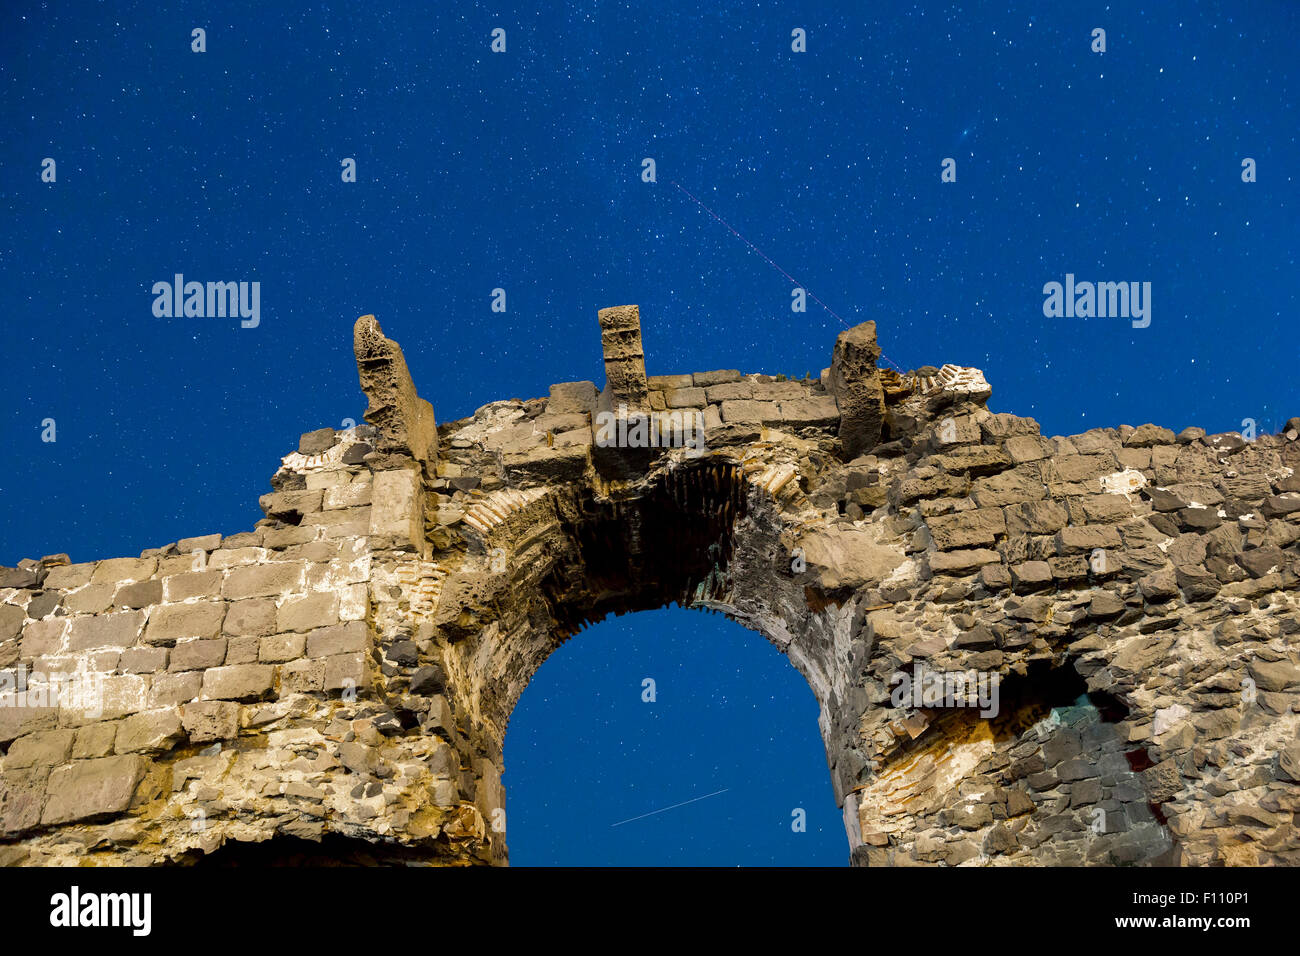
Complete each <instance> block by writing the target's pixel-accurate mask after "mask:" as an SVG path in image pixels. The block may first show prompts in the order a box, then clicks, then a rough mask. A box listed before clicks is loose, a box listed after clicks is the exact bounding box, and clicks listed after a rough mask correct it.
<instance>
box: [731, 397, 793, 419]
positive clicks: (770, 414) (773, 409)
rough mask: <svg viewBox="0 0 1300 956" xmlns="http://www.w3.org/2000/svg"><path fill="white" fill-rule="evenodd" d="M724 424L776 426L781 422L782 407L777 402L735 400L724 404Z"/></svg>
mask: <svg viewBox="0 0 1300 956" xmlns="http://www.w3.org/2000/svg"><path fill="white" fill-rule="evenodd" d="M722 420H723V422H726V423H730V422H752V423H754V424H757V425H776V424H778V423H779V422H780V421H781V407H780V406H779V405H777V403H776V402H755V401H748V400H745V399H735V400H732V401H726V402H723V403H722Z"/></svg>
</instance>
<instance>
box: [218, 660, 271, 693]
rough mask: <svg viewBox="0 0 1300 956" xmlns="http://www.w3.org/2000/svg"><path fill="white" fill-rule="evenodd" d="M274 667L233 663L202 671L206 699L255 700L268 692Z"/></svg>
mask: <svg viewBox="0 0 1300 956" xmlns="http://www.w3.org/2000/svg"><path fill="white" fill-rule="evenodd" d="M274 674H275V671H274V668H272V667H270V666H269V665H267V664H233V665H230V666H228V667H214V668H212V669H210V670H207V671H204V673H203V697H204V698H205V699H207V700H256V699H257V698H259V697H262V696H264V695H266V694H267V693H269V692H270V690H271V685H272V682H273V681H274Z"/></svg>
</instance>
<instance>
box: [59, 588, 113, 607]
mask: <svg viewBox="0 0 1300 956" xmlns="http://www.w3.org/2000/svg"><path fill="white" fill-rule="evenodd" d="M115 593H117V585H114V584H87V585H86V586H85V587H83V588H80V589H78V590H76V591H73V592H72V593H71V594H68V595H67V596H66V597H64V599H63V603H64V606H65V607H66V608H67V609H68V611H69V612H70V613H72V614H99V613H101V612H103V611H107V610H108V609H109V608H110V607H112V606H113V595H114V594H115Z"/></svg>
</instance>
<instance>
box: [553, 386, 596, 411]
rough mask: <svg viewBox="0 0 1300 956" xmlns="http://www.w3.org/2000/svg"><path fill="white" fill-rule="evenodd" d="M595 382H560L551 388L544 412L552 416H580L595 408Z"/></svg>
mask: <svg viewBox="0 0 1300 956" xmlns="http://www.w3.org/2000/svg"><path fill="white" fill-rule="evenodd" d="M596 393H597V389H596V383H595V382H560V383H558V384H556V385H552V386H551V391H550V399H549V400H548V401H547V403H546V411H547V412H548V413H549V414H552V415H582V414H588V413H590V412H592V411H593V410H594V409H595V407H596Z"/></svg>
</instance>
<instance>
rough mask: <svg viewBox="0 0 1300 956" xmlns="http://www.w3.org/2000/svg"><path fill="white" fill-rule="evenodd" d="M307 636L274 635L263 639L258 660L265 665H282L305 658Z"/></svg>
mask: <svg viewBox="0 0 1300 956" xmlns="http://www.w3.org/2000/svg"><path fill="white" fill-rule="evenodd" d="M306 643H307V635H306V634H273V635H271V636H269V637H264V638H262V640H261V642H260V644H259V646H258V651H257V659H258V660H259V661H261V662H262V663H264V664H280V663H283V662H285V661H292V660H296V659H297V658H300V657H302V656H303V648H304V646H305V645H306Z"/></svg>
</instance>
